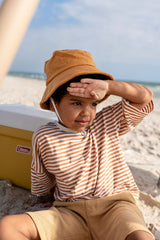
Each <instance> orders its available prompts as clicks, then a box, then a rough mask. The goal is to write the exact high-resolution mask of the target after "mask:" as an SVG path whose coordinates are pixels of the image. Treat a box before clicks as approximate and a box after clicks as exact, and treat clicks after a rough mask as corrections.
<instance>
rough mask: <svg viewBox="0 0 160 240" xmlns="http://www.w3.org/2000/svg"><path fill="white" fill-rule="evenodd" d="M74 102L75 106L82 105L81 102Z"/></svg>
mask: <svg viewBox="0 0 160 240" xmlns="http://www.w3.org/2000/svg"><path fill="white" fill-rule="evenodd" d="M72 104H73V105H74V106H80V105H81V103H80V102H73V103H72Z"/></svg>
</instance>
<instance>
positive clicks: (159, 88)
mask: <svg viewBox="0 0 160 240" xmlns="http://www.w3.org/2000/svg"><path fill="white" fill-rule="evenodd" d="M8 75H10V76H15V77H22V78H31V79H37V80H41V81H45V80H46V75H45V74H43V73H29V72H27V73H26V72H9V73H8ZM116 80H118V81H128V82H135V83H139V84H142V85H144V86H146V87H149V88H150V89H151V90H152V91H153V93H154V98H159V99H160V81H159V82H144V81H138V80H134V81H133V80H129V79H128V80H126V79H125V80H123V79H116Z"/></svg>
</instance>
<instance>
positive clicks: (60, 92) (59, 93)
mask: <svg viewBox="0 0 160 240" xmlns="http://www.w3.org/2000/svg"><path fill="white" fill-rule="evenodd" d="M82 78H93V79H101V80H107V79H108V78H107V76H105V75H103V74H86V75H80V76H77V77H75V78H73V79H71V80H70V81H68V82H66V83H65V84H63V85H62V86H60V87H59V88H57V89H56V91H55V92H54V93H53V94H52V96H51V97H52V98H53V99H54V101H55V102H56V103H60V101H61V99H62V98H63V97H64V96H65V95H66V94H67V87H69V85H70V83H72V82H80V80H81V79H82Z"/></svg>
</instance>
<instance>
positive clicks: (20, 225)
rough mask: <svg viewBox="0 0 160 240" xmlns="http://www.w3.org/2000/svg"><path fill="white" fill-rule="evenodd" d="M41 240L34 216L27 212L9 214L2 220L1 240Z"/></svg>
mask: <svg viewBox="0 0 160 240" xmlns="http://www.w3.org/2000/svg"><path fill="white" fill-rule="evenodd" d="M11 239H12V240H27V239H34V240H40V238H39V234H38V231H37V228H36V226H35V224H34V222H33V220H32V218H31V217H30V216H29V215H27V214H19V215H9V216H6V217H3V218H2V219H1V220H0V240H11Z"/></svg>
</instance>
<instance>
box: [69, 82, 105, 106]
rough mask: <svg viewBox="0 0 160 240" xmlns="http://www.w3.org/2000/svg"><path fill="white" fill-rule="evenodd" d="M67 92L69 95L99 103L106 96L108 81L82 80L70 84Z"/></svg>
mask: <svg viewBox="0 0 160 240" xmlns="http://www.w3.org/2000/svg"><path fill="white" fill-rule="evenodd" d="M67 91H68V93H69V94H70V95H74V96H79V97H85V98H94V99H95V100H99V101H100V100H102V99H103V98H104V97H105V96H106V95H107V92H108V81H104V80H99V79H91V78H83V79H81V81H80V82H75V83H71V84H70V87H68V88H67Z"/></svg>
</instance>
